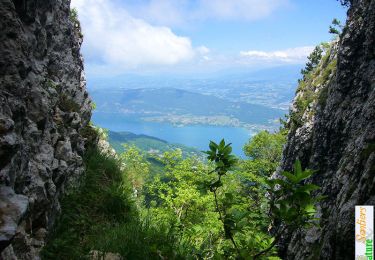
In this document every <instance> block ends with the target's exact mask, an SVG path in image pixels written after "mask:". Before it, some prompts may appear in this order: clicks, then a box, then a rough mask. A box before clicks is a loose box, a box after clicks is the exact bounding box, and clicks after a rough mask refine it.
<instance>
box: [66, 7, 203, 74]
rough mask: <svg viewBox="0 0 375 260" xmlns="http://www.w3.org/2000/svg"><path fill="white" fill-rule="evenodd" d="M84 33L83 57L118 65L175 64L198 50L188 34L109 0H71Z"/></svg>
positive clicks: (122, 67)
mask: <svg viewBox="0 0 375 260" xmlns="http://www.w3.org/2000/svg"><path fill="white" fill-rule="evenodd" d="M71 5H72V7H76V8H77V9H78V15H79V19H80V21H81V24H82V27H83V33H84V44H85V46H84V50H85V51H84V53H85V58H86V60H87V61H89V62H90V63H98V61H99V63H101V64H102V65H103V64H106V65H109V66H112V67H117V68H121V69H129V68H137V67H141V66H155V65H156V66H158V65H174V64H177V63H181V62H186V61H190V60H192V59H194V57H195V56H196V55H197V54H199V53H200V51H199V50H198V51H197V50H195V49H194V48H193V46H192V43H191V40H190V39H189V38H188V37H181V36H178V35H176V34H174V33H173V32H172V31H171V29H169V28H167V27H164V26H152V25H151V24H149V23H147V22H145V21H144V20H141V19H137V18H134V17H133V16H131V15H130V14H129V13H128V12H127V11H126V10H125V9H124V8H121V6H115V5H114V4H113V3H112V2H111V0H73V1H72V3H71Z"/></svg>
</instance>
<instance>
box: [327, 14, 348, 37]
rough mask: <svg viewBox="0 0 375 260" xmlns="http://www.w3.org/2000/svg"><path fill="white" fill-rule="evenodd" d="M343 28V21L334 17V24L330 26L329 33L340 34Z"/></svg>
mask: <svg viewBox="0 0 375 260" xmlns="http://www.w3.org/2000/svg"><path fill="white" fill-rule="evenodd" d="M343 28H344V26H342V25H341V22H340V21H339V20H338V19H337V18H334V19H333V20H332V25H330V26H329V33H331V34H334V35H340V34H341V32H342V29H343Z"/></svg>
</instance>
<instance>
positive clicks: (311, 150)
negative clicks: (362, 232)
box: [280, 0, 375, 259]
mask: <svg viewBox="0 0 375 260" xmlns="http://www.w3.org/2000/svg"><path fill="white" fill-rule="evenodd" d="M351 2H352V4H351V7H350V9H349V11H348V20H347V23H346V27H345V29H344V32H343V34H342V36H341V38H340V41H339V43H338V51H337V69H336V72H335V74H334V75H333V76H332V77H331V78H330V79H329V80H328V81H327V82H325V83H324V85H325V86H324V87H325V88H326V89H325V92H324V97H323V98H324V102H316V103H315V104H313V105H312V110H313V116H312V117H311V118H310V119H309V120H307V121H306V122H304V124H303V125H302V126H300V127H298V128H297V129H293V130H291V131H290V133H289V136H288V143H287V145H286V147H285V149H284V155H283V157H284V158H283V162H282V167H281V168H282V169H284V170H291V168H292V165H293V162H294V161H295V160H296V159H297V158H299V159H300V160H301V161H302V164H303V167H306V168H310V169H315V170H317V174H316V175H315V176H314V178H313V179H312V180H310V181H312V182H314V183H316V184H318V185H320V186H321V187H322V189H321V190H320V191H319V193H320V194H323V195H326V196H328V197H327V199H325V200H324V201H323V202H321V203H320V205H319V212H318V216H319V217H320V218H321V220H320V225H321V229H317V228H311V229H309V230H305V231H296V232H286V233H285V234H284V235H285V236H284V240H283V241H282V243H281V245H280V246H281V247H280V252H281V254H282V255H283V256H284V257H285V258H287V259H354V228H355V225H354V206H355V205H363V204H367V205H375V0H356V1H351ZM320 97H321V98H322V96H320ZM294 107H296V106H294Z"/></svg>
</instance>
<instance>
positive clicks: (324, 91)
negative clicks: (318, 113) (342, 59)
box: [287, 42, 337, 130]
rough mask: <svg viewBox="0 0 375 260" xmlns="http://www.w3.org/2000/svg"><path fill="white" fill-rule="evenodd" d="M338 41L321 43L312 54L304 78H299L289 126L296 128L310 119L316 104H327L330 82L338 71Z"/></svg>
mask: <svg viewBox="0 0 375 260" xmlns="http://www.w3.org/2000/svg"><path fill="white" fill-rule="evenodd" d="M335 45H336V42H332V43H330V44H329V43H321V44H320V45H319V46H317V47H316V48H315V49H314V51H313V52H312V53H311V55H310V56H309V57H308V59H309V61H308V62H307V64H306V67H305V69H304V70H302V71H301V73H302V76H303V77H302V79H301V80H299V84H298V88H297V96H296V99H295V110H293V111H291V112H290V116H289V122H288V124H287V128H288V129H291V130H295V129H297V128H298V127H301V126H302V125H303V124H304V122H306V121H308V120H310V119H311V118H312V116H313V115H314V111H315V110H316V109H312V108H313V107H314V106H316V105H320V106H321V107H322V108H324V106H325V105H326V99H327V97H328V84H329V82H330V80H331V78H332V77H333V75H334V74H335V72H336V67H337V57H336V52H337V49H336V48H335Z"/></svg>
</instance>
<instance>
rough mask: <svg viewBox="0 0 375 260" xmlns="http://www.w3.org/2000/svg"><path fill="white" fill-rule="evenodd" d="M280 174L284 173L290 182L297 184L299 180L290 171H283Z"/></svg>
mask: <svg viewBox="0 0 375 260" xmlns="http://www.w3.org/2000/svg"><path fill="white" fill-rule="evenodd" d="M281 174H282V175H284V176H285V177H286V178H287V179H288V180H289V181H291V182H293V183H295V184H297V183H298V182H299V181H298V179H297V178H296V176H294V175H293V174H291V173H290V172H286V171H284V172H282V173H281Z"/></svg>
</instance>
